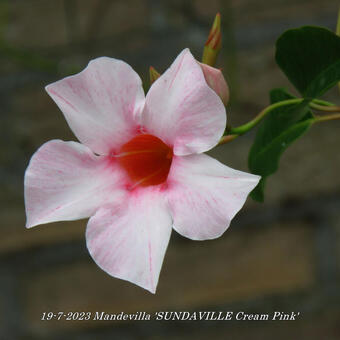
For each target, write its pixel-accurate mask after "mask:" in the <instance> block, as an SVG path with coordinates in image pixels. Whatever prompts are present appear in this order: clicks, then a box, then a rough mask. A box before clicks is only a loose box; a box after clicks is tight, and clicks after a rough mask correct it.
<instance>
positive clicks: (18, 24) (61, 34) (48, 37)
mask: <svg viewBox="0 0 340 340" xmlns="http://www.w3.org/2000/svg"><path fill="white" fill-rule="evenodd" d="M9 4H10V6H9V23H8V27H7V29H6V31H5V33H6V38H7V40H8V42H9V43H10V44H11V45H13V46H16V47H21V48H24V47H29V48H37V47H53V46H55V45H60V44H65V43H66V41H67V32H66V26H65V12H64V5H63V1H62V0H54V1H44V0H27V1H9Z"/></svg>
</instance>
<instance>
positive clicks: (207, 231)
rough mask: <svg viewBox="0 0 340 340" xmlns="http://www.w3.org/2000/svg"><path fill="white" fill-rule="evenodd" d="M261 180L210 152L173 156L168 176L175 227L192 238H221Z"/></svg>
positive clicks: (170, 203) (169, 195)
mask: <svg viewBox="0 0 340 340" xmlns="http://www.w3.org/2000/svg"><path fill="white" fill-rule="evenodd" d="M259 179H260V177H259V176H256V175H252V174H248V173H245V172H241V171H237V170H234V169H231V168H229V167H227V166H225V165H223V164H222V163H220V162H218V161H217V160H215V159H213V158H211V157H209V156H207V155H190V156H185V157H174V158H173V163H172V166H171V170H170V174H169V177H168V185H169V187H168V199H169V205H170V210H171V212H172V218H173V220H174V229H175V230H176V231H177V232H179V233H180V234H181V235H183V236H186V237H188V238H191V239H193V240H205V239H212V238H216V237H219V236H220V235H222V234H223V233H224V231H225V230H226V229H227V228H228V226H229V224H230V221H231V220H232V218H233V217H234V216H235V215H236V213H237V212H238V211H239V210H240V209H241V208H242V206H243V204H244V202H245V200H246V198H247V196H248V194H249V193H250V191H251V190H253V189H254V188H255V186H256V185H257V183H258V181H259Z"/></svg>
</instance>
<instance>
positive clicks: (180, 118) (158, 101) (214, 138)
mask: <svg viewBox="0 0 340 340" xmlns="http://www.w3.org/2000/svg"><path fill="white" fill-rule="evenodd" d="M142 123H143V125H144V126H145V128H146V130H147V131H148V133H151V134H154V135H156V136H157V137H159V138H161V139H162V140H163V141H164V142H165V143H167V144H168V145H171V146H173V150H174V154H175V155H188V154H192V153H201V152H205V151H207V150H210V149H211V148H212V147H214V146H215V145H216V144H217V143H218V141H219V139H220V138H221V136H222V134H223V132H224V129H225V125H226V113H225V108H224V105H223V103H222V101H221V99H220V98H219V97H218V95H217V94H216V93H215V92H214V91H213V90H212V89H211V88H210V87H209V86H208V85H207V83H206V81H205V78H204V75H203V72H202V70H201V67H200V66H199V64H198V63H197V61H196V60H195V58H194V57H193V56H192V54H191V53H190V51H189V50H188V49H185V50H184V51H182V52H181V53H180V54H179V56H178V57H177V58H176V60H175V61H174V62H173V64H172V65H171V66H170V68H169V69H168V70H167V71H166V72H165V73H164V74H163V75H162V76H160V77H159V78H158V79H157V80H156V81H155V82H154V83H153V85H152V86H151V88H150V90H149V92H148V93H147V96H146V103H145V107H144V111H143V113H142Z"/></svg>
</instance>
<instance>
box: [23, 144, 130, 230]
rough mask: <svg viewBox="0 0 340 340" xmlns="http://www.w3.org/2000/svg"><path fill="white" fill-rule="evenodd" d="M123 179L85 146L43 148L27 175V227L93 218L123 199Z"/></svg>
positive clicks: (117, 169) (113, 168)
mask: <svg viewBox="0 0 340 340" xmlns="http://www.w3.org/2000/svg"><path fill="white" fill-rule="evenodd" d="M124 176H125V175H124V174H123V173H122V171H121V170H120V169H119V168H118V167H117V166H115V165H114V164H111V162H109V160H108V159H107V158H106V157H101V156H95V155H94V154H93V153H92V151H91V150H90V149H89V148H88V147H86V146H84V145H82V144H79V143H76V142H63V141H61V140H52V141H49V142H47V143H45V144H43V145H42V146H41V147H40V149H39V150H38V151H37V152H36V153H35V154H34V155H33V157H32V158H31V161H30V164H29V166H28V168H27V170H26V173H25V206H26V216H27V224H26V227H27V228H30V227H33V226H35V225H38V224H44V223H49V222H55V221H65V220H76V219H79V218H85V217H89V216H91V215H93V214H94V213H95V212H96V210H97V209H98V208H99V207H100V206H102V205H103V204H104V203H108V202H115V201H116V200H121V199H122V195H123V193H124V190H123V189H120V186H121V185H122V184H121V183H123V182H124V181H123V179H124Z"/></svg>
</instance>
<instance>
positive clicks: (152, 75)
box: [149, 66, 160, 85]
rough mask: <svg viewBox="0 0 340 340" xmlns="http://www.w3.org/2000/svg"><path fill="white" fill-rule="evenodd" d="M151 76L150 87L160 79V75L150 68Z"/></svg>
mask: <svg viewBox="0 0 340 340" xmlns="http://www.w3.org/2000/svg"><path fill="white" fill-rule="evenodd" d="M149 75H150V85H152V83H153V82H154V81H155V80H157V79H158V78H159V77H160V73H158V72H157V71H156V70H155V68H154V67H152V66H150V68H149Z"/></svg>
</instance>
